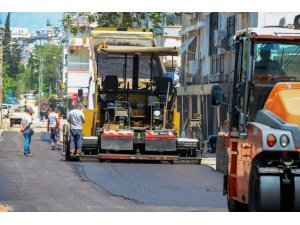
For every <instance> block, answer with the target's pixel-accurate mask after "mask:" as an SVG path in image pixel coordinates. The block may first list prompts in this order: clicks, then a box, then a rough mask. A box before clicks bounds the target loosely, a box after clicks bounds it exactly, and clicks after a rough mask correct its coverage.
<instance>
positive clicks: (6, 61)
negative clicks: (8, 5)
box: [2, 13, 21, 96]
mask: <svg viewBox="0 0 300 225" xmlns="http://www.w3.org/2000/svg"><path fill="white" fill-rule="evenodd" d="M2 46H3V74H4V75H3V90H2V91H3V96H6V94H7V92H8V89H12V90H13V95H15V94H16V90H17V89H16V88H15V87H16V79H17V75H18V73H19V62H20V60H21V49H20V48H19V46H18V45H17V43H15V42H13V41H12V39H11V31H10V13H8V14H7V17H6V21H5V28H4V37H3V45H2Z"/></svg>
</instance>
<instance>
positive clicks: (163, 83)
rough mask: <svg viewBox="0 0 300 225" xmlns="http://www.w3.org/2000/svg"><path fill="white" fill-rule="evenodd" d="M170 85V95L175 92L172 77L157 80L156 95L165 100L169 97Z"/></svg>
mask: <svg viewBox="0 0 300 225" xmlns="http://www.w3.org/2000/svg"><path fill="white" fill-rule="evenodd" d="M168 83H170V85H169V95H170V94H172V92H173V80H172V78H171V77H160V78H156V79H155V86H156V89H155V94H156V95H158V96H160V97H163V96H164V98H165V97H166V96H167V93H168Z"/></svg>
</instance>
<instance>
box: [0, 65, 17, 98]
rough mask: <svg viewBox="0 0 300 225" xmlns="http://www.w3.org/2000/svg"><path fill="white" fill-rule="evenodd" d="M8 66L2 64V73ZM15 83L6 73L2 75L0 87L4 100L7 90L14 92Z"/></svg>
mask: <svg viewBox="0 0 300 225" xmlns="http://www.w3.org/2000/svg"><path fill="white" fill-rule="evenodd" d="M8 67H9V66H8V65H7V64H6V63H4V64H3V71H6V70H7V68H8ZM16 87H17V82H16V79H13V78H11V77H10V76H9V75H8V74H7V73H5V72H4V73H3V86H2V94H3V95H2V96H3V97H4V98H5V96H7V95H8V90H9V89H12V90H16Z"/></svg>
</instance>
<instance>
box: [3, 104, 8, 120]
mask: <svg viewBox="0 0 300 225" xmlns="http://www.w3.org/2000/svg"><path fill="white" fill-rule="evenodd" d="M8 116H9V105H8V104H2V118H8Z"/></svg>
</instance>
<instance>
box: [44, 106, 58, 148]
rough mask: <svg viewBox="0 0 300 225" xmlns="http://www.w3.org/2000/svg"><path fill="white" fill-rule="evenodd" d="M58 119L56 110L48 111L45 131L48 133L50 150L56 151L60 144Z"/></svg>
mask: <svg viewBox="0 0 300 225" xmlns="http://www.w3.org/2000/svg"><path fill="white" fill-rule="evenodd" d="M59 125H60V124H59V117H58V114H57V109H56V110H55V111H53V109H52V108H50V109H49V115H48V123H47V131H48V132H49V131H50V142H51V150H53V151H54V150H55V149H58V145H59V143H60V131H59Z"/></svg>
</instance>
